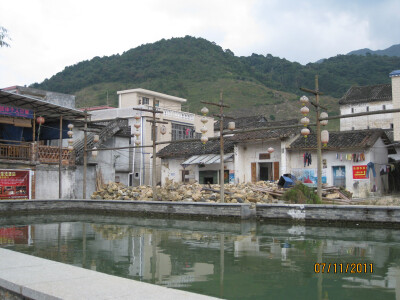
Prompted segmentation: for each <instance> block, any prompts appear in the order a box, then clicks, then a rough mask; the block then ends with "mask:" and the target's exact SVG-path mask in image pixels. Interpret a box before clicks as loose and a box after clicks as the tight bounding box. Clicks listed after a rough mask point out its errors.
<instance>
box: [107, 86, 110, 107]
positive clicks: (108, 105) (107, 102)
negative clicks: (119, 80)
mask: <svg viewBox="0 0 400 300" xmlns="http://www.w3.org/2000/svg"><path fill="white" fill-rule="evenodd" d="M107 106H110V105H109V104H108V90H107Z"/></svg>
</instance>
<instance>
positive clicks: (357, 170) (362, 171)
mask: <svg viewBox="0 0 400 300" xmlns="http://www.w3.org/2000/svg"><path fill="white" fill-rule="evenodd" d="M353 179H368V177H367V166H353Z"/></svg>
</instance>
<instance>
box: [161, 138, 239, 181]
mask: <svg viewBox="0 0 400 300" xmlns="http://www.w3.org/2000/svg"><path fill="white" fill-rule="evenodd" d="M233 150H234V145H233V142H232V141H231V140H229V139H228V140H225V142H224V154H225V155H224V166H225V168H224V183H234V182H233V178H232V174H234V170H235V166H234V153H233ZM157 156H158V157H160V158H161V184H162V185H164V184H165V183H166V182H167V181H174V182H187V183H192V182H198V183H200V184H219V183H220V175H219V174H220V142H219V139H213V140H209V141H208V142H207V143H205V144H203V143H202V142H200V141H197V142H181V143H173V144H170V145H168V146H166V147H165V148H163V149H161V150H160V151H159V152H158V153H157ZM230 176H231V177H230Z"/></svg>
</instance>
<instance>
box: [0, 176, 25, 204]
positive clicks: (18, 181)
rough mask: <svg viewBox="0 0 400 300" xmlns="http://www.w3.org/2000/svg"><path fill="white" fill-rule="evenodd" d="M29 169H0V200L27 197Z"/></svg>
mask: <svg viewBox="0 0 400 300" xmlns="http://www.w3.org/2000/svg"><path fill="white" fill-rule="evenodd" d="M29 182H30V176H29V170H0V200H1V199H29Z"/></svg>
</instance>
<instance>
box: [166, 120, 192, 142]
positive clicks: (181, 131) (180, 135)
mask: <svg viewBox="0 0 400 300" xmlns="http://www.w3.org/2000/svg"><path fill="white" fill-rule="evenodd" d="M194 133H195V131H194V127H193V126H190V125H183V124H176V123H172V140H183V139H192V138H193V136H194Z"/></svg>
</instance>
